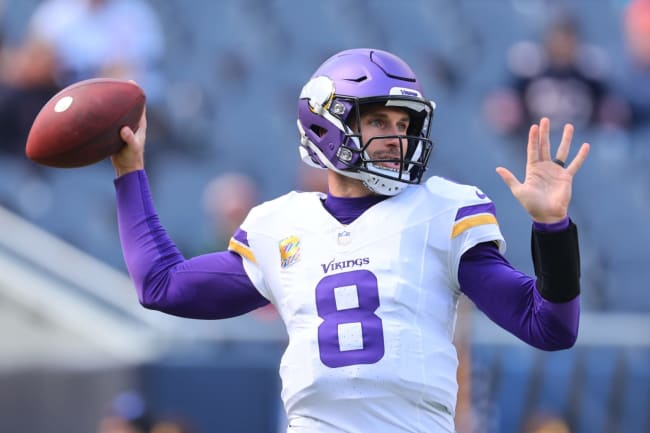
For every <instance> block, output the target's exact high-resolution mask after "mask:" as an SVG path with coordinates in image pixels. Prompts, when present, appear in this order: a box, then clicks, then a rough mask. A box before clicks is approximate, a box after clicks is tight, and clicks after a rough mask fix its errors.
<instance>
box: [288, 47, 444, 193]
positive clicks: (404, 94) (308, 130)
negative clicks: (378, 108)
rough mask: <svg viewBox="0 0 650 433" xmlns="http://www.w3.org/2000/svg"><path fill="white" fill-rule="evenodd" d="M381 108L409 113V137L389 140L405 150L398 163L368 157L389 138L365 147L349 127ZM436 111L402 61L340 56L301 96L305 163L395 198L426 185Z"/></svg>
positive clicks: (381, 55) (367, 52) (381, 54)
mask: <svg viewBox="0 0 650 433" xmlns="http://www.w3.org/2000/svg"><path fill="white" fill-rule="evenodd" d="M378 103H379V104H384V105H385V106H387V107H398V108H402V109H405V110H406V111H407V112H408V113H409V117H410V122H409V127H408V130H407V131H406V134H405V135H399V136H390V137H396V138H397V139H398V142H399V143H400V146H401V147H402V149H401V150H402V152H400V154H401V155H403V156H402V157H401V158H399V159H396V160H395V159H391V160H386V159H381V160H373V159H372V158H371V157H370V155H369V154H368V153H367V152H366V149H367V148H368V145H369V144H370V143H371V142H372V140H374V139H377V138H382V139H383V138H389V137H388V136H382V137H365V139H366V140H367V141H366V143H362V142H361V135H360V133H359V131H358V130H353V129H352V128H351V127H350V125H351V124H355V125H360V107H362V106H363V105H364V104H378ZM434 108H435V103H434V102H433V101H429V100H426V99H424V97H423V96H422V88H421V86H420V83H419V81H418V79H417V78H416V76H415V74H414V73H413V71H412V70H411V68H410V67H409V66H408V65H407V64H406V63H405V62H404V61H403V60H402V59H400V58H399V57H397V56H395V55H394V54H391V53H388V52H386V51H381V50H375V49H365V48H364V49H352V50H346V51H342V52H340V53H337V54H335V55H334V56H332V57H330V58H329V59H328V60H326V61H325V63H323V64H322V65H321V66H320V67H319V68H318V70H317V71H316V72H315V73H314V75H313V76H312V77H311V79H310V80H309V82H307V84H305V86H304V87H303V88H302V92H301V93H300V99H299V100H298V130H299V131H300V154H301V157H302V160H303V161H304V162H306V163H307V164H309V165H312V166H315V167H320V168H328V169H330V170H334V171H336V172H337V173H340V174H342V175H344V176H348V177H351V178H354V179H359V180H361V181H362V182H363V183H364V184H365V185H366V187H367V188H369V189H370V190H371V191H373V192H375V193H377V194H381V195H395V194H397V193H399V192H400V191H402V190H403V189H404V187H405V186H406V185H408V184H418V183H420V182H421V181H422V176H423V174H424V172H425V170H426V168H427V162H428V160H429V156H430V155H431V149H432V147H433V144H432V143H431V140H430V139H429V127H430V125H431V119H432V117H433V110H434ZM352 116H355V117H354V118H353V117H352ZM353 119H356V122H355V123H352V122H351V120H353ZM355 129H358V128H355ZM404 147H406V148H405V149H404ZM391 166H393V167H400V168H399V169H392V168H388V167H391Z"/></svg>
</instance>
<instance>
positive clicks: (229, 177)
mask: <svg viewBox="0 0 650 433" xmlns="http://www.w3.org/2000/svg"><path fill="white" fill-rule="evenodd" d="M258 194H259V193H258V188H257V185H256V183H255V181H254V180H253V179H252V178H251V177H249V176H248V175H246V174H244V173H240V172H228V173H223V174H220V175H218V176H217V177H215V178H214V179H213V180H212V181H210V182H209V183H208V184H207V185H206V187H205V188H204V190H203V197H202V205H203V210H204V212H205V214H206V215H207V216H208V218H209V219H210V222H211V224H212V232H213V240H214V242H213V243H212V245H211V246H210V248H209V249H210V250H211V251H218V250H223V249H226V248H227V247H228V242H229V240H230V238H231V237H232V235H233V234H234V233H235V231H236V230H237V229H238V228H239V226H240V224H241V223H242V222H243V221H244V218H245V217H246V215H247V214H248V211H249V210H250V209H251V208H252V207H253V206H254V205H256V204H257V201H258Z"/></svg>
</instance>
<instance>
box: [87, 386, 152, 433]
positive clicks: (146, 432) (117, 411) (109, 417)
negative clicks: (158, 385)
mask: <svg viewBox="0 0 650 433" xmlns="http://www.w3.org/2000/svg"><path fill="white" fill-rule="evenodd" d="M153 425H154V420H153V417H152V416H151V414H150V413H149V411H148V410H147V407H146V405H145V401H144V399H143V398H142V396H141V395H140V394H139V393H138V392H136V391H125V392H122V393H120V394H118V395H117V396H116V397H115V398H114V399H113V401H112V402H111V404H110V407H109V409H108V411H107V414H106V415H105V416H104V417H103V418H102V419H101V420H100V421H99V425H98V429H97V432H98V433H151V429H152V427H153Z"/></svg>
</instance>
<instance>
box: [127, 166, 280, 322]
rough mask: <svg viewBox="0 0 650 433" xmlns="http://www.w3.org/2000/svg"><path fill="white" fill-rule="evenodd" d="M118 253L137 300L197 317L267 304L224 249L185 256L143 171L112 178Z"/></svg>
mask: <svg viewBox="0 0 650 433" xmlns="http://www.w3.org/2000/svg"><path fill="white" fill-rule="evenodd" d="M115 189H116V193H117V216H118V226H119V232H120V241H121V243H122V252H123V254H124V260H125V262H126V266H127V269H128V271H129V274H130V275H131V279H132V280H133V282H134V284H135V287H136V290H137V292H138V297H139V299H140V303H141V304H142V305H143V306H145V307H147V308H150V309H154V310H160V311H163V312H165V313H168V314H173V315H176V316H182V317H190V318H195V319H222V318H227V317H234V316H238V315H241V314H244V313H247V312H249V311H251V310H254V309H256V308H258V307H261V306H263V305H266V304H268V303H269V302H268V300H266V299H265V298H264V297H263V296H262V295H261V294H260V293H259V292H258V291H257V290H256V289H255V287H254V286H253V284H252V283H251V281H250V279H249V278H248V276H247V275H246V273H245V271H244V267H243V264H242V259H241V257H240V256H239V255H237V254H235V253H231V252H228V251H223V252H217V253H212V254H206V255H202V256H198V257H195V258H192V259H189V260H186V259H185V258H184V257H183V255H182V254H181V253H180V251H179V250H178V248H177V247H176V245H175V244H174V243H173V242H172V240H171V239H170V238H169V236H168V234H167V232H166V231H165V229H164V228H163V227H162V225H161V224H160V221H159V219H158V215H157V214H156V212H155V209H154V206H153V200H152V197H151V193H150V191H149V184H148V180H147V175H146V173H145V172H144V171H136V172H131V173H128V174H125V175H124V176H121V177H119V178H117V179H115Z"/></svg>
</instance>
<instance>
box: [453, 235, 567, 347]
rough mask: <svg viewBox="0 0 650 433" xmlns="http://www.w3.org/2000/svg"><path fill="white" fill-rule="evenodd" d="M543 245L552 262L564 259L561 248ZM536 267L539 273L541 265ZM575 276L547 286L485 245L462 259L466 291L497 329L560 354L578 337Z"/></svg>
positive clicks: (461, 273)
mask: <svg viewBox="0 0 650 433" xmlns="http://www.w3.org/2000/svg"><path fill="white" fill-rule="evenodd" d="M537 229H538V228H535V229H534V230H537ZM546 229H548V231H546V233H547V234H549V235H551V236H555V235H557V236H558V237H559V238H563V237H564V236H565V233H563V232H566V231H567V230H568V228H567V229H562V228H559V229H557V228H556V227H548V228H546ZM543 243H544V245H542V246H541V248H543V249H546V254H548V255H550V256H552V255H553V253H559V251H558V249H557V248H558V247H559V248H563V245H562V243H561V242H555V241H551V242H550V243H546V242H543ZM576 248H577V247H576ZM560 256H561V253H560ZM560 256H559V257H560ZM570 262H571V260H569V261H567V263H570ZM570 266H571V265H570ZM535 267H536V269H537V268H538V264H537V263H536V265H535ZM542 269H547V268H544V267H542ZM572 271H573V273H569V274H566V275H554V274H553V275H554V277H553V278H548V279H546V280H544V279H542V278H540V277H539V275H538V278H537V280H535V278H533V277H531V276H529V275H526V274H525V273H523V272H521V271H519V270H517V269H515V268H514V267H513V266H512V265H511V264H510V263H508V261H507V260H506V258H505V257H503V255H502V254H501V253H500V252H499V250H498V248H497V246H496V244H494V243H493V242H485V243H481V244H478V245H476V246H474V247H472V248H470V249H469V250H468V251H466V252H465V253H464V254H463V256H462V258H461V260H460V264H459V268H458V281H459V284H460V289H461V291H462V292H463V293H464V294H465V295H467V297H469V298H470V299H471V300H472V301H473V302H474V304H475V305H476V306H477V307H478V308H479V309H480V310H481V311H482V312H483V313H485V315H486V316H488V317H489V318H490V319H491V320H492V321H494V322H495V323H496V324H498V325H499V326H501V327H502V328H504V329H505V330H507V331H509V332H510V333H512V334H513V335H515V336H517V337H518V338H520V339H521V340H523V341H525V342H526V343H528V344H530V345H532V346H534V347H537V348H539V349H542V350H560V349H567V348H569V347H571V346H573V344H574V343H575V341H576V338H577V336H578V323H579V317H580V298H579V287H580V286H579V270H578V267H575V268H573V269H572ZM542 273H543V272H542ZM551 274H552V273H551ZM556 277H557V278H556ZM558 282H559V283H558ZM567 287H569V288H568V289H567Z"/></svg>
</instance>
